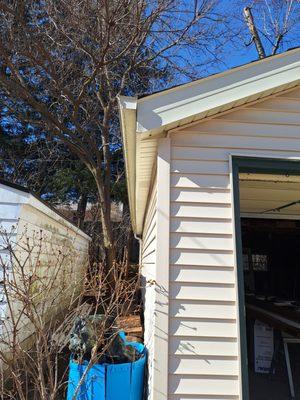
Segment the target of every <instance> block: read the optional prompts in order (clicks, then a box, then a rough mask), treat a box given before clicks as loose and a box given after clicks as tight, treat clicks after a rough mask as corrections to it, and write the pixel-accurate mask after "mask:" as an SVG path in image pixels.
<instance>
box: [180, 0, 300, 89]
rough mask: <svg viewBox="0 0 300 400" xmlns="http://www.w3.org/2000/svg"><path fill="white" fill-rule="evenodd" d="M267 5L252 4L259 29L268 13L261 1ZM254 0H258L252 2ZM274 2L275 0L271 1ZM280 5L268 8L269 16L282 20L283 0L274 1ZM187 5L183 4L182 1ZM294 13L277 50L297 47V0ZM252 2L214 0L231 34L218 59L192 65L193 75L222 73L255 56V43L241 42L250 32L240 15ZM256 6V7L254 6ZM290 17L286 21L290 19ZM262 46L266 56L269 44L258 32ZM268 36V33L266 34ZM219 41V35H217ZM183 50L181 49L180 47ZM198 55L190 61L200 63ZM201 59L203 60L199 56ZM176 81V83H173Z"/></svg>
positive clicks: (299, 4)
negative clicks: (210, 62)
mask: <svg viewBox="0 0 300 400" xmlns="http://www.w3.org/2000/svg"><path fill="white" fill-rule="evenodd" d="M185 2H190V4H193V0H185ZM266 2H267V3H269V4H271V0H264V1H261V2H260V5H259V6H257V5H256V6H255V5H254V6H253V9H252V13H253V17H254V20H255V22H256V23H257V27H258V29H260V28H261V29H263V25H262V24H263V20H265V21H267V22H266V25H267V23H268V21H270V18H269V17H270V15H269V14H268V11H267V8H263V7H264V6H265V4H266ZM256 3H259V2H258V1H256ZM275 3H276V1H275ZM277 3H278V4H280V5H281V6H280V7H278V8H277V9H275V8H274V9H271V11H272V17H273V18H274V19H276V17H277V19H278V20H279V21H280V23H281V22H282V20H283V19H284V16H285V8H284V6H283V4H285V2H284V1H281V2H280V1H279V0H278V1H277ZM185 4H187V3H185ZM294 4H295V6H294V7H295V8H294V12H293V13H292V18H293V19H295V21H296V22H293V23H292V24H291V31H290V33H289V34H288V35H287V36H286V38H285V40H284V41H283V42H282V46H281V47H280V48H279V51H278V52H279V53H280V52H283V51H286V50H288V49H290V48H293V47H297V46H300V2H299V1H295V2H294ZM251 5H253V0H218V1H217V12H218V13H220V14H225V15H227V17H228V26H229V30H230V31H232V32H231V33H232V37H231V39H230V40H228V42H226V41H224V43H223V45H222V46H221V56H220V59H219V61H218V62H216V63H213V64H206V65H205V63H204V65H203V66H202V67H201V66H199V67H197V68H196V71H195V72H196V75H197V77H198V78H200V77H204V76H207V75H210V74H213V73H217V72H222V71H224V70H227V69H230V68H233V67H236V66H239V65H242V64H246V63H249V62H251V61H255V60H257V59H258V55H257V52H256V49H255V45H254V44H253V43H252V44H250V45H248V46H246V44H245V43H249V42H250V38H251V36H250V33H249V31H248V28H247V26H246V23H245V21H244V17H243V8H244V7H245V6H251ZM255 7H259V8H257V9H256V8H255ZM292 18H290V20H291V21H292ZM267 28H268V31H269V32H270V33H271V28H270V26H267ZM220 29H222V24H220ZM260 36H261V39H262V42H263V45H264V47H265V49H266V52H267V55H270V53H271V45H270V43H269V41H268V39H266V38H265V37H264V36H263V34H262V33H260ZM270 37H272V35H270ZM221 41H222V38H221ZM212 49H213V46H211V50H212ZM183 51H184V50H183ZM201 57H202V56H197V54H195V53H194V54H191V57H190V59H191V61H192V62H191V64H192V63H193V62H194V63H195V65H196V63H197V62H199V61H200V62H201V61H202V60H201ZM203 60H204V59H203ZM181 80H182V82H185V81H188V80H189V79H188V78H181ZM178 83H180V82H177V84H178Z"/></svg>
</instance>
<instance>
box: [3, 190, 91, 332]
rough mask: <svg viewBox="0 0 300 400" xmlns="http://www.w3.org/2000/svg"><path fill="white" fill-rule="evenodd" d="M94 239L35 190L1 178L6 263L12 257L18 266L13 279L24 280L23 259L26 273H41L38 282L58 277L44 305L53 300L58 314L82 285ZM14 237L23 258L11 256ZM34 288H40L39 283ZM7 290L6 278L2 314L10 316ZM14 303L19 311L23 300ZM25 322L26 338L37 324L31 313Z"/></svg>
mask: <svg viewBox="0 0 300 400" xmlns="http://www.w3.org/2000/svg"><path fill="white" fill-rule="evenodd" d="M89 240H90V239H89V237H88V236H87V235H86V234H85V233H83V232H82V231H80V230H79V229H78V228H76V227H75V226H74V225H72V224H71V223H69V222H68V221H67V220H66V219H65V218H63V217H62V216H60V215H59V214H57V213H56V212H55V211H54V210H52V209H51V208H49V207H48V206H47V205H45V204H44V203H43V202H41V201H39V200H38V199H37V198H35V197H34V196H32V195H31V194H29V193H26V192H23V191H21V190H18V189H15V188H12V187H10V186H6V185H3V184H0V257H1V263H2V262H3V261H6V264H7V265H9V267H10V269H12V270H13V272H14V273H13V274H12V275H11V279H14V281H15V283H19V284H20V285H21V284H22V283H21V280H20V276H21V274H20V267H19V265H23V264H24V267H25V274H26V276H29V275H32V276H36V277H38V279H37V281H36V282H37V283H36V284H37V285H38V282H44V283H45V282H46V280H48V281H50V280H52V281H53V286H52V287H51V291H50V290H49V293H47V294H45V296H46V297H47V299H46V300H44V305H46V302H48V303H49V307H48V306H47V307H46V310H47V312H48V309H49V313H52V315H54V314H55V312H56V311H57V310H58V309H62V308H63V307H64V306H65V305H67V304H69V302H70V298H71V296H72V295H74V296H75V294H76V293H78V292H79V291H80V290H81V288H82V285H83V280H84V269H85V267H86V265H87V259H88V247H89ZM8 242H9V244H10V245H12V246H13V249H14V255H15V256H16V257H17V259H18V262H17V261H16V260H15V259H14V258H12V259H11V255H10V253H9V251H8V250H7V245H8ZM2 270H3V269H2ZM1 275H2V271H0V276H1ZM41 278H42V279H41ZM1 280H2V277H1ZM32 290H33V288H32ZM34 290H36V291H38V288H37V287H35V289H34ZM1 292H3V285H2V289H1V284H0V318H1V319H2V320H5V321H6V320H7V318H9V315H8V311H9V309H8V307H7V299H6V298H5V296H3V295H1ZM37 298H38V296H37ZM13 303H14V304H13V313H17V312H18V305H17V302H16V301H15V300H13ZM48 303H47V304H48ZM20 323H22V325H23V326H26V330H25V329H24V328H22V329H21V330H20V332H22V337H21V336H20V339H21V340H23V339H25V338H26V337H27V336H28V335H30V334H31V333H32V329H31V327H30V324H29V325H28V324H27V322H26V321H25V318H23V319H22V321H21V322H20ZM8 325H9V322H8ZM7 329H9V326H8V328H7ZM2 330H3V331H4V329H2Z"/></svg>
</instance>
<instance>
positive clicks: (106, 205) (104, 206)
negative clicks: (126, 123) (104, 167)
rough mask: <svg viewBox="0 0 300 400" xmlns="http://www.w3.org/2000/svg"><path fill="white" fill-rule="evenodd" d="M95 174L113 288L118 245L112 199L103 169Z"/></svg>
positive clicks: (108, 275) (108, 269)
mask: <svg viewBox="0 0 300 400" xmlns="http://www.w3.org/2000/svg"><path fill="white" fill-rule="evenodd" d="M93 172H94V173H93V175H94V177H95V180H96V184H97V189H98V194H99V203H100V222H101V226H102V234H103V245H104V251H105V264H106V272H107V277H108V283H109V285H110V287H111V288H113V286H114V281H115V276H114V270H113V269H114V263H115V262H116V247H115V241H114V237H113V229H112V221H111V215H110V211H111V201H110V197H109V196H108V195H107V193H105V191H104V186H103V179H102V176H101V169H100V168H96V170H95V171H93Z"/></svg>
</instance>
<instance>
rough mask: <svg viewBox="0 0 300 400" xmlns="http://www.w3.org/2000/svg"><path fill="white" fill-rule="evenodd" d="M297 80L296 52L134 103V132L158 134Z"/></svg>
mask: <svg viewBox="0 0 300 400" xmlns="http://www.w3.org/2000/svg"><path fill="white" fill-rule="evenodd" d="M297 81H298V82H299V81H300V49H295V50H290V51H288V52H286V53H283V54H280V55H278V56H273V57H269V58H266V59H264V60H259V61H257V62H253V63H250V64H246V65H244V66H241V67H238V68H233V69H231V70H229V71H226V72H223V73H220V74H217V75H213V76H210V77H208V78H204V79H201V80H198V81H194V82H192V83H189V84H186V85H182V86H178V87H175V88H172V89H169V90H166V91H163V92H160V93H156V94H153V95H150V96H147V97H144V98H141V99H139V100H138V104H137V132H138V133H146V132H149V131H152V132H155V133H157V132H159V131H163V130H167V129H169V128H170V127H174V123H176V122H177V125H179V122H181V123H182V122H183V121H184V120H186V119H189V118H191V117H193V116H195V119H196V117H197V115H199V114H200V115H201V114H202V115H203V114H205V112H207V111H210V110H215V112H218V110H221V108H222V107H224V106H226V105H228V104H230V103H232V104H233V103H235V102H237V101H240V100H242V99H245V102H246V101H247V98H249V97H251V96H253V95H258V94H261V95H262V96H263V93H264V92H267V91H268V90H270V89H276V88H278V87H284V86H286V85H289V84H291V83H293V82H295V83H296V82H297Z"/></svg>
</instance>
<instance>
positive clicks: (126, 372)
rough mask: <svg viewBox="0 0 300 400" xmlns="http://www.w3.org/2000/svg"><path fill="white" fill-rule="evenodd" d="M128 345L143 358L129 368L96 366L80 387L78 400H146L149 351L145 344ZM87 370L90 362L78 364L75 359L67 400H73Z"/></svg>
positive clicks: (70, 366) (71, 368)
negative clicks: (146, 365)
mask: <svg viewBox="0 0 300 400" xmlns="http://www.w3.org/2000/svg"><path fill="white" fill-rule="evenodd" d="M121 336H122V337H123V338H124V335H123V334H121ZM124 340H125V339H124ZM126 345H129V346H133V347H135V349H136V350H137V351H138V352H139V353H140V354H141V355H142V357H141V358H140V359H139V360H137V361H134V362H131V363H126V364H95V365H93V366H92V367H91V368H90V370H89V371H88V373H87V374H86V376H85V378H84V381H83V383H82V384H81V385H80V388H79V390H78V393H77V396H76V400H121V399H122V400H142V398H143V391H144V371H145V364H146V349H145V346H144V345H143V344H141V343H135V342H126ZM87 366H88V361H84V362H83V363H82V364H78V363H76V362H74V360H73V358H71V360H70V365H69V382H68V391H67V400H73V396H74V394H75V391H76V388H77V386H78V383H79V382H80V379H81V377H82V375H83V374H84V372H85V370H86V368H87Z"/></svg>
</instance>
